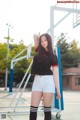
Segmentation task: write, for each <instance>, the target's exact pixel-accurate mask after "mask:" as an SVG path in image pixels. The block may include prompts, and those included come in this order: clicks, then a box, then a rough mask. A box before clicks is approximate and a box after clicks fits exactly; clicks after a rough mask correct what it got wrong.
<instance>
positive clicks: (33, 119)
mask: <svg viewBox="0 0 80 120" xmlns="http://www.w3.org/2000/svg"><path fill="white" fill-rule="evenodd" d="M37 109H38V107H35V106H31V107H30V116H29V120H37Z"/></svg>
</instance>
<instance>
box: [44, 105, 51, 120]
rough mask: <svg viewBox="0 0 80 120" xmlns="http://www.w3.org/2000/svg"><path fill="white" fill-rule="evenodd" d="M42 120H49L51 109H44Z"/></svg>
mask: <svg viewBox="0 0 80 120" xmlns="http://www.w3.org/2000/svg"><path fill="white" fill-rule="evenodd" d="M44 120H51V107H44Z"/></svg>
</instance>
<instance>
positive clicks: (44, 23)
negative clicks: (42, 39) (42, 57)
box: [0, 0, 80, 45]
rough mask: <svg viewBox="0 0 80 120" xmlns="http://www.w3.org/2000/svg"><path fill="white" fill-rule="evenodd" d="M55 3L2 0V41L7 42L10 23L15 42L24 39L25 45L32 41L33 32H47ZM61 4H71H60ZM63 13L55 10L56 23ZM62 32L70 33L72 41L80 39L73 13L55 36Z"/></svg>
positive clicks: (57, 29)
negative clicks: (74, 26)
mask: <svg viewBox="0 0 80 120" xmlns="http://www.w3.org/2000/svg"><path fill="white" fill-rule="evenodd" d="M55 4H57V0H0V42H6V39H4V37H6V36H7V35H8V26H7V25H6V24H7V23H8V24H9V25H11V27H10V32H9V34H10V37H11V38H12V39H14V42H13V43H19V41H20V40H23V41H24V44H25V45H28V44H30V43H32V42H33V34H35V33H36V34H39V32H40V34H42V33H45V32H47V30H48V29H49V28H50V6H54V5H55ZM61 5H63V6H65V7H66V6H69V5H70V6H71V4H58V6H61ZM63 14H65V13H64V12H63V13H62V12H55V20H54V21H55V23H56V22H57V21H58V20H59V19H60V18H61V17H62V16H63ZM12 27H13V28H12ZM61 32H64V33H68V36H69V37H70V39H69V40H70V41H71V40H73V39H77V40H78V41H79V37H80V36H79V34H80V26H78V27H77V28H75V29H73V26H72V15H70V17H68V18H66V19H65V20H64V21H63V22H62V23H61V24H60V25H58V26H57V27H56V28H55V32H54V36H55V38H57V36H59V35H60V33H61ZM68 42H69V41H68Z"/></svg>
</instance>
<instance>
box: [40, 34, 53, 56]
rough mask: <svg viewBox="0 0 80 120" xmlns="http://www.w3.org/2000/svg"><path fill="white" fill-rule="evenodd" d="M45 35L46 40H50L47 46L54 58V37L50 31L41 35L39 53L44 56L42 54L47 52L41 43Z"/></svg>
mask: <svg viewBox="0 0 80 120" xmlns="http://www.w3.org/2000/svg"><path fill="white" fill-rule="evenodd" d="M43 36H45V37H46V40H47V41H48V46H47V48H48V52H49V55H50V57H51V58H52V56H53V55H54V53H53V47H52V38H51V36H50V35H49V34H48V33H45V34H42V35H40V37H39V46H38V54H39V55H40V56H42V55H43V54H44V52H46V51H45V49H44V48H43V47H42V45H41V38H42V37H43Z"/></svg>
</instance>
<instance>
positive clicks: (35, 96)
mask: <svg viewBox="0 0 80 120" xmlns="http://www.w3.org/2000/svg"><path fill="white" fill-rule="evenodd" d="M42 95H43V94H42V92H38V91H32V95H31V107H30V118H29V120H36V119H37V109H38V106H39V103H40V100H41V98H42Z"/></svg>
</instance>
